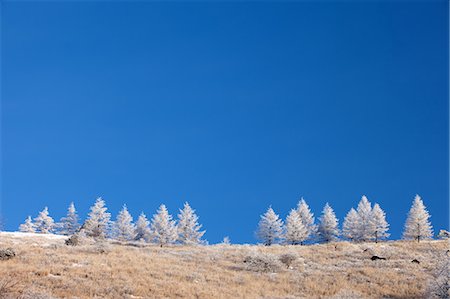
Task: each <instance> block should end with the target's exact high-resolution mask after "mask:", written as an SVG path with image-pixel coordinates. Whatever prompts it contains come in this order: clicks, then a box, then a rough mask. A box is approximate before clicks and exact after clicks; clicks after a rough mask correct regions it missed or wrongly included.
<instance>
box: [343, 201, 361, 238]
mask: <svg viewBox="0 0 450 299" xmlns="http://www.w3.org/2000/svg"><path fill="white" fill-rule="evenodd" d="M342 234H343V236H344V237H345V238H347V239H348V240H351V241H356V240H358V235H359V216H358V213H357V212H356V210H355V209H354V208H351V209H350V211H349V212H348V213H347V215H346V216H345V219H344V224H343V225H342Z"/></svg>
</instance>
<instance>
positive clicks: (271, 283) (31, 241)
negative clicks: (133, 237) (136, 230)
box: [0, 233, 449, 298]
mask: <svg viewBox="0 0 450 299" xmlns="http://www.w3.org/2000/svg"><path fill="white" fill-rule="evenodd" d="M65 238H66V237H60V236H57V237H55V236H49V235H40V234H17V233H13V234H12V233H0V248H5V247H12V248H13V249H14V250H15V251H16V253H17V256H16V257H15V258H14V259H11V260H7V261H0V290H2V292H1V294H0V298H2V296H4V298H18V297H20V296H22V297H20V298H95V297H97V298H176V297H187V298H426V296H427V295H428V294H429V281H430V279H431V278H432V274H433V272H434V270H435V269H436V263H437V262H438V261H437V260H436V257H437V256H441V257H442V256H443V255H442V254H443V253H445V251H446V250H447V249H448V248H449V244H448V242H447V241H426V242H421V243H419V244H418V243H416V242H406V241H396V242H386V243H380V244H375V243H362V244H351V243H347V242H340V243H333V244H324V245H311V246H279V245H276V246H270V247H266V246H254V245H214V246H170V247H163V248H160V247H159V246H151V245H149V246H144V247H138V246H130V245H126V244H119V243H117V242H116V243H115V244H94V245H87V246H75V247H73V246H66V245H64V240H65ZM100 249H101V250H100ZM287 253H289V254H292V255H295V257H296V258H295V260H293V261H292V264H290V266H289V267H285V266H283V267H277V268H276V270H275V271H267V272H264V271H254V270H253V268H252V267H248V266H247V265H246V263H244V262H243V261H244V260H245V259H246V257H249V256H251V257H258V256H262V257H267V256H270V257H271V258H279V257H281V256H282V255H283V254H287ZM372 255H378V256H381V257H386V258H387V260H381V261H371V260H370V257H372ZM413 259H417V260H419V261H420V264H417V263H412V262H411V260H413Z"/></svg>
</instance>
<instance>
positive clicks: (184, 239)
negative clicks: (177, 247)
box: [177, 202, 205, 245]
mask: <svg viewBox="0 0 450 299" xmlns="http://www.w3.org/2000/svg"><path fill="white" fill-rule="evenodd" d="M201 228H202V226H201V225H200V224H199V223H198V216H197V214H195V210H193V209H192V208H191V206H190V205H189V203H187V202H186V203H185V204H184V207H183V209H182V210H180V213H179V214H178V225H177V230H178V241H179V242H180V243H181V244H187V245H189V244H200V243H201V242H202V240H201V238H202V236H203V235H204V234H205V231H200V229H201Z"/></svg>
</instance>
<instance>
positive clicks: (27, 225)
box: [19, 216, 36, 233]
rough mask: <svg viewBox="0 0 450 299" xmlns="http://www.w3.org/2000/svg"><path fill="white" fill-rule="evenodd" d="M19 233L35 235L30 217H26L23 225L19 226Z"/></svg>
mask: <svg viewBox="0 0 450 299" xmlns="http://www.w3.org/2000/svg"><path fill="white" fill-rule="evenodd" d="M19 231H21V232H23V233H35V232H36V229H35V227H34V223H33V220H31V216H28V217H27V219H26V220H25V222H24V223H22V224H21V225H20V226H19Z"/></svg>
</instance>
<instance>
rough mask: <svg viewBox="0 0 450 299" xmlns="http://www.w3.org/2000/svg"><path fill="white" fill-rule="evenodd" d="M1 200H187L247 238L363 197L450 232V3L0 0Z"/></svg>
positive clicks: (62, 205)
mask: <svg viewBox="0 0 450 299" xmlns="http://www.w3.org/2000/svg"><path fill="white" fill-rule="evenodd" d="M1 17H2V21H1V22H2V23H1V25H2V40H1V41H2V47H1V50H2V103H1V104H2V187H3V190H2V212H3V217H4V218H5V220H6V229H8V230H15V229H17V226H18V225H19V224H20V223H21V222H22V221H23V220H24V219H25V217H26V216H27V215H32V216H35V215H36V214H37V212H38V211H39V210H41V209H42V208H43V207H44V206H49V209H50V213H51V214H52V215H53V216H54V217H55V218H60V217H61V216H63V214H64V213H65V211H66V208H67V206H68V204H69V203H70V201H74V202H75V204H76V206H77V207H78V209H79V212H80V214H81V215H82V216H85V214H86V213H87V211H88V208H89V206H90V205H91V204H92V203H93V202H94V200H95V198H96V197H97V196H102V197H104V199H105V200H106V202H107V205H108V207H109V208H110V210H111V212H112V213H113V215H114V217H115V215H116V213H117V211H118V210H119V209H120V208H121V206H122V205H123V204H124V203H126V204H127V205H128V207H129V209H130V211H131V212H132V213H133V215H134V216H135V217H136V216H137V215H138V214H139V213H140V212H141V211H144V212H145V213H146V214H147V215H148V216H149V217H150V216H151V215H152V214H153V213H154V212H155V210H156V209H157V207H158V206H159V205H160V204H161V203H165V204H166V205H167V206H168V208H169V210H170V212H172V213H173V214H176V212H177V210H178V208H180V207H181V206H182V204H183V202H184V201H189V202H190V203H191V205H192V206H193V207H194V208H195V209H197V212H198V213H199V216H200V220H201V222H202V223H203V225H204V228H205V229H206V230H207V234H206V235H205V237H206V238H207V239H208V240H209V241H210V242H218V241H220V240H221V239H222V238H223V237H224V236H230V238H231V240H232V241H234V242H255V239H254V235H253V233H254V230H255V228H256V225H257V223H258V221H259V215H260V214H261V213H263V212H264V211H265V210H266V209H267V207H268V206H269V205H272V207H273V208H274V209H275V211H276V212H278V213H280V214H281V216H282V217H283V218H284V217H285V216H286V214H287V213H288V212H289V210H290V209H291V208H293V207H295V205H296V204H297V201H298V199H299V198H300V196H304V197H305V199H306V200H307V202H308V203H309V204H310V206H311V208H312V210H313V212H314V213H315V214H316V215H318V214H320V211H321V210H322V207H323V206H324V204H325V203H326V202H327V201H328V202H330V204H331V205H332V207H333V208H334V209H335V211H336V214H337V216H338V217H339V218H340V220H341V221H342V219H343V217H344V216H345V214H346V213H347V211H348V210H349V209H350V208H351V207H352V206H356V204H357V202H358V201H359V199H360V198H361V196H362V195H363V194H366V195H367V196H368V198H369V200H370V201H372V202H378V203H380V205H381V207H382V208H383V209H385V211H386V213H387V219H388V221H389V222H390V223H391V233H392V236H393V237H394V238H398V237H399V236H400V232H401V229H402V227H403V223H404V220H405V217H406V213H407V211H408V209H409V207H410V204H411V201H412V199H413V197H414V195H415V194H416V193H419V194H420V195H421V196H422V197H423V199H424V202H425V204H426V205H427V207H428V208H429V211H430V213H431V214H432V218H431V219H432V222H433V225H434V227H435V229H436V230H438V229H442V228H446V227H447V228H448V211H449V208H448V199H449V193H448V187H449V176H448V165H449V158H448V143H449V136H448V135H449V131H448V121H449V115H448V111H449V106H448V79H449V77H448V33H449V32H448V3H447V1H423V2H420V1H419V2H409V1H408V2H406V1H394V2H389V1H380V2H376V1H373V2H367V3H357V2H349V1H344V2H341V3H333V2H329V1H324V2H321V3H312V2H303V1H299V2H297V3H295V2H284V3H271V2H266V1H263V2H247V3H237V2H234V1H231V2H202V1H200V2H191V3H188V2H186V3H183V2H170V3H162V2H143V1H141V2H134V3H127V2H120V1H119V2H114V1H112V2H101V1H100V2H87V1H81V2H64V3H56V2H53V1H50V2H37V1H36V2H33V1H29V2H15V1H3V2H2V15H1Z"/></svg>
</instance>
